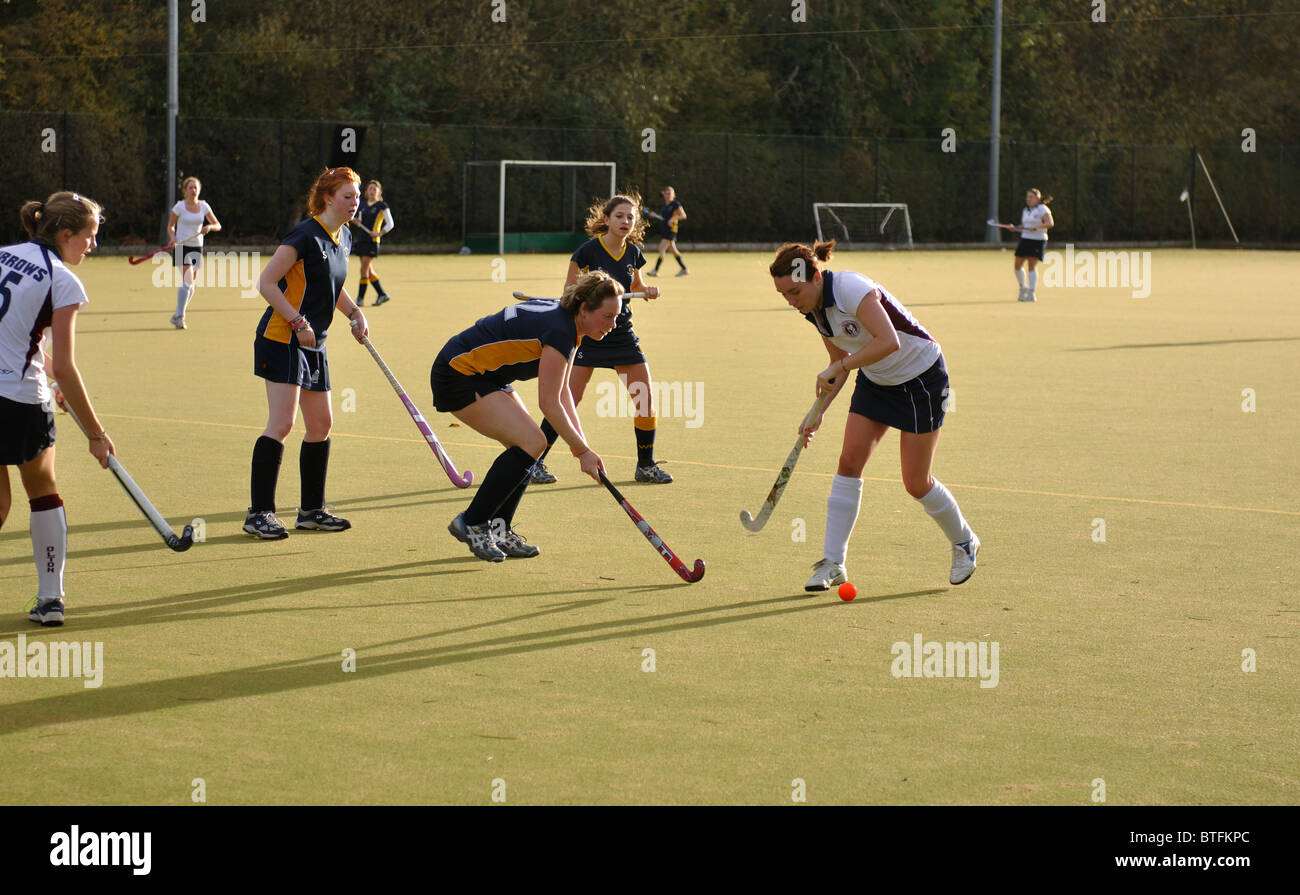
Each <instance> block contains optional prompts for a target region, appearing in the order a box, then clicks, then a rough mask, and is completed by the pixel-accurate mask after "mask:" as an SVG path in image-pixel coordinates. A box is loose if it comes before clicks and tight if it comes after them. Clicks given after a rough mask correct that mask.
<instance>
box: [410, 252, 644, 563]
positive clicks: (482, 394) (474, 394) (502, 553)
mask: <svg viewBox="0 0 1300 895" xmlns="http://www.w3.org/2000/svg"><path fill="white" fill-rule="evenodd" d="M622 295H623V287H622V286H620V285H619V284H618V283H617V282H616V281H615V280H614V279H613V278H611V277H610V276H609V275H608V274H606V273H602V272H600V271H593V272H591V273H588V274H583V275H582V276H581V277H579V278H578V280H577V282H575V283H574V284H573V285H571V286H569V287H568V288H566V289H565V290H564V295H563V297H561V298H560V299H559V300H558V301H556V300H554V299H534V300H533V301H526V302H523V303H521V304H516V305H511V306H510V307H508V308H505V309H504V310H501V311H498V312H497V313H495V314H492V315H491V316H488V317H484V318H482V319H481V320H479V321H478V322H477V323H475V324H474V325H473V326H471V327H470V328H469V329H467V330H465V331H464V332H462V333H459V334H458V335H455V336H453V337H452V338H451V339H450V340H448V342H447V344H446V345H444V346H443V349H442V351H440V352H439V353H438V357H437V359H436V360H435V361H434V362H433V369H432V370H431V371H430V373H429V384H430V386H431V387H432V389H433V406H434V407H435V408H436V409H437V410H438V411H440V412H441V413H450V414H452V415H453V416H455V417H456V419H458V420H460V421H461V422H462V423H464V424H465V425H467V426H469V427H470V428H471V429H473V430H474V431H476V432H479V433H481V434H483V435H486V436H488V437H489V438H494V439H496V440H497V441H499V442H501V443H502V444H503V445H505V450H504V451H503V452H502V453H501V454H500V455H499V456H498V457H497V458H496V461H495V462H493V464H492V468H491V469H489V470H488V473H487V475H486V476H484V477H483V483H482V484H481V485H479V488H478V491H477V492H476V493H475V495H474V499H473V500H472V501H471V502H470V505H469V506H468V507H467V508H466V509H465V511H464V512H463V513H461V514H460V515H458V516H457V517H456V518H455V519H453V520H452V521H451V525H449V526H448V530H449V531H451V533H452V535H453V536H454V537H455V538H456V539H457V540H458V541H461V542H463V543H465V544H468V545H469V549H470V551H471V552H473V554H474V555H475V556H477V557H478V558H479V559H484V560H487V561H488V562H501V561H502V560H504V559H505V558H506V557H507V556H510V557H516V558H520V559H524V558H528V557H532V556H536V555H537V554H538V553H539V552H541V551H540V550H539V549H538V548H537V547H535V546H533V545H531V544H529V543H527V542H526V541H524V539H523V537H522V536H521V535H519V533H518V532H516V531H515V530H514V527H513V526H514V516H515V510H516V509H517V508H518V506H519V501H520V500H521V499H522V498H523V496H524V489H526V488H527V487H528V483H529V474H528V470H529V467H531V466H532V465H533V461H534V460H536V459H537V457H539V456H540V455H541V453H542V451H543V450H545V449H546V447H547V444H546V437H545V436H544V435H543V434H542V430H541V429H540V428H539V427H538V425H537V424H536V423H535V422H533V418H532V417H531V416H529V414H528V408H527V407H525V406H524V402H523V401H522V400H521V399H520V397H519V395H517V394H516V393H515V390H514V389H513V388H511V386H510V383H512V382H517V381H519V380H521V379H534V378H536V379H537V403H538V405H539V406H540V407H541V410H542V415H543V416H544V417H545V418H546V421H547V422H549V423H550V424H551V426H552V430H553V431H556V432H558V433H559V437H560V438H563V439H564V441H565V443H566V444H567V445H568V446H569V449H570V452H571V453H572V454H573V456H574V457H576V458H577V460H578V465H579V466H580V467H581V468H582V471H583V472H584V473H586V474H587V475H589V476H591V477H592V478H593V479H596V480H597V481H599V477H598V473H597V470H599V469H604V468H605V467H604V463H602V462H601V459H600V456H599V455H598V454H597V453H596V452H595V451H593V450H592V449H591V447H590V446H589V445H588V444H587V436H586V435H585V434H584V433H583V431H582V423H580V422H579V421H578V411H577V408H576V406H575V402H574V400H573V396H572V395H571V394H570V392H569V384H568V383H569V377H570V375H571V373H572V369H573V355H574V352H575V351H577V350H578V349H579V347H580V346H586V345H587V344H588V343H589V342H590V341H591V340H597V341H598V340H600V339H603V338H604V337H605V336H606V335H607V334H608V333H609V332H610V331H612V330H613V329H614V326H615V324H616V322H617V320H618V313H619V307H620V302H621V298H622Z"/></svg>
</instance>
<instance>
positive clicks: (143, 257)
mask: <svg viewBox="0 0 1300 895" xmlns="http://www.w3.org/2000/svg"><path fill="white" fill-rule="evenodd" d="M202 232H203V228H202V227H200V228H199V229H197V230H195V231H194V232H193V233H191V234H190V235H189V236H187V237H185V238H184V239H181V240H176V239H173V240H172V241H171V242H169V243H167V245H165V246H163V247H162V248H161V249H154V250H153V251H152V252H150V253H149V254H147V255H139V256H136V255H129V256H127V259H126V260H127V261H128V262H130V263H131V264H143V263H144V262H145V261H148V260H149V259H150V258H152V257H153V256H154V255H161V254H162V253H163V252H170V251H171V250H172V249H174V248H176V243H177V242H188V241H189V240H191V239H193V238H194V237H196V236H198V235H199V234H200V233H202Z"/></svg>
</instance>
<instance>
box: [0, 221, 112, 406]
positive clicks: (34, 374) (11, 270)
mask: <svg viewBox="0 0 1300 895" xmlns="http://www.w3.org/2000/svg"><path fill="white" fill-rule="evenodd" d="M46 251H47V252H49V257H50V266H51V267H52V268H53V270H54V289H53V291H52V292H51V290H50V271H49V269H47V268H46V266H45V255H44V253H42V251H41V246H39V245H37V244H36V243H34V242H22V243H18V244H17V245H11V246H5V247H4V248H0V396H2V397H5V398H8V399H9V400H10V401H17V402H19V403H22V404H46V403H48V402H49V400H50V388H49V383H48V381H47V380H46V371H45V351H44V348H45V330H46V329H47V328H49V326H50V323H51V322H52V321H53V319H54V312H55V311H57V310H58V309H59V308H66V307H68V306H69V305H81V304H85V303H86V302H88V301H89V300H90V299H88V298H87V297H86V287H85V286H83V285H82V284H81V280H79V279H78V278H77V275H76V274H74V273H73V272H72V271H70V270H68V268H67V266H65V265H64V263H63V259H62V258H60V257H59V253H58V252H57V251H56V250H55V249H52V248H49V247H46Z"/></svg>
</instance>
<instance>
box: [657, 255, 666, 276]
mask: <svg viewBox="0 0 1300 895" xmlns="http://www.w3.org/2000/svg"><path fill="white" fill-rule="evenodd" d="M663 263H664V256H663V255H660V256H659V258H658V259H657V260H656V261H655V273H658V272H659V265H660V264H663Z"/></svg>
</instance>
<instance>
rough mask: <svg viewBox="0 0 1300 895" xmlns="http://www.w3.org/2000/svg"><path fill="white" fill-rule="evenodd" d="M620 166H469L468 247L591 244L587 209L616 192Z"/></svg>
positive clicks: (528, 162) (560, 248)
mask: <svg viewBox="0 0 1300 895" xmlns="http://www.w3.org/2000/svg"><path fill="white" fill-rule="evenodd" d="M617 182H618V168H617V166H616V165H615V163H614V162H579V161H543V160H539V159H498V160H496V161H481V162H466V163H465V182H464V194H463V201H462V211H461V238H462V245H465V246H467V247H468V248H469V249H470V250H471V251H473V252H496V253H498V254H505V253H506V252H570V251H573V249H575V248H577V247H578V245H581V244H582V242H583V241H585V240H586V239H587V236H586V234H584V233H583V225H584V224H585V223H586V212H587V207H588V206H589V205H591V204H592V203H593V202H595V201H596V200H597V199H602V198H609V197H610V196H612V195H614V193H615V192H616V188H615V184H616V183H617Z"/></svg>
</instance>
